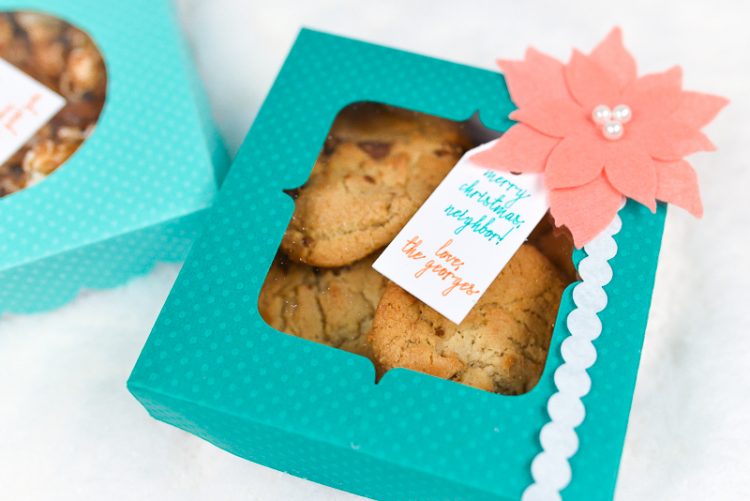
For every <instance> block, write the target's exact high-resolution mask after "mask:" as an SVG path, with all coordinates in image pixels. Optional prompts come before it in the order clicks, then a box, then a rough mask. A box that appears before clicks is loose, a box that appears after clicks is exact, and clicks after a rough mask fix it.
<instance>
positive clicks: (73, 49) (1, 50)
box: [0, 12, 107, 197]
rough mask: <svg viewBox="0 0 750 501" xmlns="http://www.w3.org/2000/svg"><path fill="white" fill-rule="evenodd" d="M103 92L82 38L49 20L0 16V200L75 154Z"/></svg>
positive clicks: (102, 74) (102, 77)
mask: <svg viewBox="0 0 750 501" xmlns="http://www.w3.org/2000/svg"><path fill="white" fill-rule="evenodd" d="M106 88H107V72H106V69H105V65H104V60H103V58H102V55H101V53H100V52H99V49H98V48H97V46H96V44H95V43H94V42H93V41H92V39H91V38H90V37H89V36H88V35H87V34H86V33H84V32H83V31H81V30H80V29H78V28H76V27H75V26H72V25H71V24H70V23H68V22H67V21H64V20H62V19H59V18H57V17H54V16H50V15H48V14H43V13H38V12H0V197H4V196H6V195H10V194H12V193H15V192H17V191H20V190H23V189H24V188H28V187H30V186H32V185H34V184H36V183H38V182H40V181H42V180H44V179H45V178H47V176H49V175H50V174H52V173H54V172H55V171H56V170H57V169H58V168H59V167H60V166H62V165H63V164H64V163H65V161H66V160H68V159H69V158H70V157H71V155H73V154H74V153H75V152H76V150H77V149H78V148H79V147H80V146H81V144H83V142H84V141H86V139H87V138H88V137H89V136H90V135H91V133H92V132H93V130H94V127H95V125H96V122H97V120H98V119H99V115H100V113H101V111H102V108H103V106H104V100H105V95H106Z"/></svg>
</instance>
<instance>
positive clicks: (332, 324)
mask: <svg viewBox="0 0 750 501" xmlns="http://www.w3.org/2000/svg"><path fill="white" fill-rule="evenodd" d="M373 261H374V257H372V256H370V257H367V258H365V259H363V260H361V261H358V262H356V263H354V264H352V265H351V266H346V267H342V268H329V269H321V268H314V267H312V266H308V265H304V264H299V263H295V262H292V261H290V260H289V259H287V258H286V257H284V256H279V257H277V259H276V260H275V261H274V263H273V265H272V266H271V270H270V271H269V273H268V275H267V277H266V281H265V283H264V284H263V288H262V289H261V292H260V300H259V302H258V309H259V311H260V315H261V316H262V317H263V319H264V320H265V321H266V323H268V325H270V326H271V327H273V328H275V329H277V330H280V331H282V332H286V333H287V334H292V335H294V336H299V337H302V338H305V339H309V340H310V341H316V342H318V343H323V344H327V345H330V346H333V347H336V348H340V349H342V350H346V351H350V352H353V353H357V354H359V355H364V356H366V357H368V358H372V351H371V348H370V344H369V342H368V341H367V333H368V332H369V331H370V328H371V325H372V317H373V314H374V312H375V308H376V307H377V304H378V301H379V300H380V297H381V296H382V294H383V290H384V288H385V284H386V280H385V278H383V276H382V275H380V274H379V273H378V272H377V271H375V270H374V269H373V268H372V262H373Z"/></svg>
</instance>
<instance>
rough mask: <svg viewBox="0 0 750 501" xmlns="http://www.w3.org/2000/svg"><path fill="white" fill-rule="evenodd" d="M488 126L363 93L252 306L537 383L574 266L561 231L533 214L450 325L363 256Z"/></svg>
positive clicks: (366, 349)
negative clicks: (519, 240) (519, 242)
mask: <svg viewBox="0 0 750 501" xmlns="http://www.w3.org/2000/svg"><path fill="white" fill-rule="evenodd" d="M496 136H497V134H493V133H492V132H491V131H488V130H487V129H485V128H483V127H482V126H481V124H480V123H479V121H478V120H476V119H472V120H469V121H467V122H463V123H457V122H452V121H449V120H445V119H442V118H437V117H434V116H429V115H425V114H421V113H416V112H413V111H409V110H404V109H399V108H394V107H390V106H386V105H382V104H376V103H356V104H353V105H350V106H347V107H346V108H344V109H343V110H342V111H341V112H340V113H339V114H338V116H337V117H336V120H335V121H334V124H333V126H332V128H331V130H330V133H329V134H328V137H327V139H326V141H325V144H324V145H323V147H322V150H321V152H320V154H319V156H318V158H317V161H316V163H315V165H314V167H313V169H312V173H311V175H310V178H309V179H308V181H307V182H306V183H305V184H304V185H303V186H300V187H297V188H294V189H290V190H288V191H287V193H288V194H289V195H290V196H291V197H292V198H293V199H294V200H295V212H294V215H293V217H292V219H291V222H290V224H289V226H288V228H287V230H286V233H285V235H284V237H283V241H282V244H281V247H280V249H279V252H278V255H277V256H276V258H275V260H274V263H273V265H272V267H271V269H270V271H269V273H268V276H267V277H266V280H265V283H264V285H263V288H262V290H261V294H260V299H259V310H260V314H261V316H262V317H263V318H264V319H265V321H266V322H267V323H268V324H269V325H270V326H272V327H273V328H275V329H277V330H279V331H281V332H285V333H287V334H291V335H295V336H299V337H302V338H305V339H308V340H311V341H315V342H318V343H323V344H326V345H329V346H332V347H334V348H338V349H342V350H346V351H349V352H353V353H356V354H359V355H362V356H365V357H367V358H369V359H370V360H372V362H373V364H374V365H375V367H376V369H377V372H378V374H379V375H382V374H383V373H384V372H386V371H387V370H389V369H392V368H396V367H402V368H407V369H412V370H416V371H420V372H425V373H428V374H432V375H434V376H437V377H442V378H445V379H449V380H453V381H457V382H460V383H463V384H467V385H470V386H474V387H476V388H480V389H483V390H487V391H492V392H497V393H503V394H520V393H525V392H527V391H529V390H530V389H531V388H533V387H534V386H535V385H536V382H537V381H538V379H539V377H540V375H541V372H542V370H543V367H544V363H545V361H546V358H547V350H548V348H549V342H550V337H551V335H552V330H553V327H554V322H555V317H556V315H557V310H558V308H559V304H560V297H561V295H562V291H563V289H564V288H565V286H566V285H567V284H569V283H570V282H572V281H573V280H575V277H576V272H575V269H574V267H573V264H572V259H571V255H572V249H573V245H572V239H571V238H570V235H569V234H567V232H565V231H562V230H560V229H555V228H554V225H553V223H552V220H551V218H550V217H549V215H548V216H546V217H545V218H544V219H543V221H542V222H541V223H540V224H539V225H538V227H537V228H536V229H535V230H534V232H533V233H532V235H531V236H530V238H529V240H528V242H527V243H526V244H524V245H523V246H522V247H521V249H519V251H518V253H517V254H516V255H515V256H514V257H513V259H511V261H510V262H509V263H508V265H507V266H506V267H505V269H504V270H503V272H502V273H501V274H500V276H499V277H498V278H497V279H496V280H495V282H494V283H493V284H492V286H491V287H490V288H489V289H488V290H487V291H486V293H485V295H484V296H483V297H482V299H481V300H480V301H479V303H478V304H477V306H475V308H474V309H473V310H472V312H471V313H470V314H469V316H468V317H467V318H466V319H465V320H464V321H463V322H462V323H461V324H460V325H456V324H453V323H452V322H450V321H449V320H447V319H445V318H444V317H442V316H441V315H440V314H438V313H437V312H435V311H434V310H432V309H431V308H429V307H428V306H427V305H425V304H424V303H422V302H421V301H419V300H417V299H416V298H414V297H413V296H411V295H410V294H408V293H407V292H405V291H404V290H403V289H401V288H400V287H398V286H397V285H395V284H393V283H390V282H389V281H388V280H386V279H385V278H384V277H383V276H382V275H380V274H379V273H378V272H377V271H375V270H374V269H373V268H372V266H371V265H372V262H373V261H374V260H375V258H376V257H377V256H378V254H379V252H380V251H381V250H382V249H383V248H384V247H385V246H387V245H388V244H389V243H390V242H391V240H392V239H393V238H394V237H395V236H396V234H397V233H398V231H399V230H400V229H401V228H402V227H403V225H404V224H405V223H406V222H407V221H408V220H409V218H410V217H411V216H412V215H413V214H414V212H415V211H416V210H417V209H418V208H419V207H420V206H421V205H422V203H423V202H424V201H425V200H426V198H427V197H428V196H429V195H430V193H432V191H433V190H434V189H435V188H436V187H437V185H438V184H439V183H440V181H441V180H442V179H443V178H444V177H445V175H446V174H447V173H448V172H449V171H450V170H451V168H452V167H453V166H454V165H455V164H456V162H457V161H458V160H459V158H460V157H461V156H462V155H463V153H464V152H465V151H467V150H468V149H470V148H472V147H473V146H475V145H478V144H481V143H483V142H486V141H488V140H490V139H492V138H493V137H496Z"/></svg>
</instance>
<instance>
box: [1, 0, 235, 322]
mask: <svg viewBox="0 0 750 501" xmlns="http://www.w3.org/2000/svg"><path fill="white" fill-rule="evenodd" d="M172 9H173V7H172V5H171V3H170V2H169V1H167V0H128V1H115V0H76V1H70V0H13V1H7V0H0V314H2V313H30V312H36V311H41V310H48V309H51V308H54V307H57V306H60V305H62V304H64V303H65V302H66V301H68V300H70V299H72V298H73V297H75V295H76V294H77V292H78V291H79V290H81V289H85V288H106V287H112V286H115V285H119V284H121V283H123V282H124V281H126V280H127V279H129V278H130V277H132V276H134V275H137V274H142V273H145V272H147V271H148V270H150V269H151V268H152V267H153V265H154V264H155V262H158V261H181V260H183V259H184V257H185V255H186V254H187V249H188V247H189V245H190V244H191V242H192V240H193V238H194V236H195V234H196V232H197V229H198V221H199V219H200V216H201V214H202V213H203V212H204V210H205V209H206V208H207V207H208V206H209V204H210V203H211V202H212V200H213V197H214V194H215V192H216V190H217V187H218V183H219V181H220V179H221V178H222V176H223V171H224V169H225V168H226V167H227V163H228V162H227V159H226V157H225V153H224V150H223V147H222V145H221V142H220V140H219V138H218V135H217V134H216V132H215V129H214V127H213V126H212V125H211V121H210V115H209V113H208V111H207V110H208V108H207V107H206V106H205V101H204V96H203V95H202V90H201V89H200V87H199V86H198V85H197V84H198V80H197V78H196V74H195V72H194V69H193V67H192V66H191V63H190V60H189V57H188V54H187V51H186V46H185V44H184V41H183V40H182V38H181V34H180V32H179V29H178V25H177V23H176V17H175V13H174V12H173V10H172Z"/></svg>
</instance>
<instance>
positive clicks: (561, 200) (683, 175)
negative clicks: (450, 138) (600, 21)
mask: <svg viewBox="0 0 750 501" xmlns="http://www.w3.org/2000/svg"><path fill="white" fill-rule="evenodd" d="M498 65H499V66H500V68H501V70H502V71H503V73H504V75H505V78H506V81H507V84H508V89H509V90H510V95H511V97H512V99H513V101H514V103H515V104H516V106H517V107H518V109H517V110H516V111H514V112H513V113H512V114H511V115H510V116H511V118H513V119H514V120H516V121H517V122H518V123H517V124H515V125H513V126H512V127H511V128H510V129H509V130H508V131H507V132H506V133H505V134H504V135H503V136H502V137H501V138H500V139H499V140H498V141H497V142H496V143H495V144H494V145H493V147H492V148H490V149H487V150H485V151H483V152H481V153H477V154H475V155H474V156H473V157H472V160H473V161H474V162H475V163H477V164H479V165H482V166H485V167H491V168H495V169H500V170H507V171H513V172H539V173H542V172H543V173H544V182H545V186H546V187H547V189H548V190H549V204H550V211H551V213H552V216H553V217H554V219H555V223H556V224H557V225H558V226H566V227H567V228H568V229H569V230H570V231H571V233H572V235H573V239H574V240H575V243H576V246H577V247H579V248H580V247H582V246H583V245H585V244H586V243H587V242H589V241H590V240H591V239H592V238H594V237H595V236H596V235H597V234H599V232H601V231H602V230H603V229H604V228H606V226H607V225H608V224H609V223H610V222H611V221H612V219H613V218H614V216H615V214H616V213H617V211H618V210H619V208H620V207H621V205H622V202H623V198H624V197H627V198H632V199H633V200H635V201H637V202H639V203H641V204H643V205H645V206H646V207H648V208H649V209H651V210H652V211H654V210H655V209H656V202H657V201H663V202H669V203H673V204H676V205H679V206H681V207H683V208H685V209H686V210H688V211H689V212H690V213H692V214H693V215H695V216H697V217H700V216H701V215H702V213H703V207H702V204H701V200H700V193H699V191H698V181H697V177H696V174H695V171H694V170H693V168H692V167H691V166H690V164H688V162H686V161H685V160H684V158H683V157H685V156H686V155H689V154H691V153H695V152H697V151H709V150H713V149H714V146H713V144H712V143H711V142H710V141H709V140H708V138H707V137H706V136H705V135H703V133H701V131H700V129H701V127H703V126H705V125H706V124H707V123H708V122H710V121H711V120H712V119H713V118H714V117H715V116H716V114H717V113H718V112H719V110H720V109H721V108H722V107H723V106H725V105H726V104H727V102H728V101H727V100H726V99H724V98H722V97H718V96H713V95H709V94H701V93H697V92H689V91H684V90H682V72H681V70H680V68H679V67H674V68H671V69H669V70H667V71H665V72H663V73H654V74H649V75H644V76H641V77H638V76H637V75H636V64H635V60H634V59H633V57H632V56H631V55H630V53H628V51H627V50H626V49H625V47H624V46H623V44H622V35H621V32H620V30H619V29H618V28H615V29H614V30H612V32H611V33H610V34H609V35H608V36H607V37H606V38H605V39H604V41H602V42H601V43H600V44H599V45H598V46H597V47H596V48H595V49H594V50H593V51H592V52H591V54H589V55H585V54H582V53H581V52H579V51H577V50H576V51H574V52H573V55H572V57H571V59H570V62H569V63H568V64H563V63H561V62H559V61H557V60H556V59H554V58H552V57H549V56H547V55H544V54H542V53H540V52H538V51H536V50H534V49H529V50H528V51H527V52H526V58H525V59H524V60H523V61H504V60H501V61H498Z"/></svg>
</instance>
